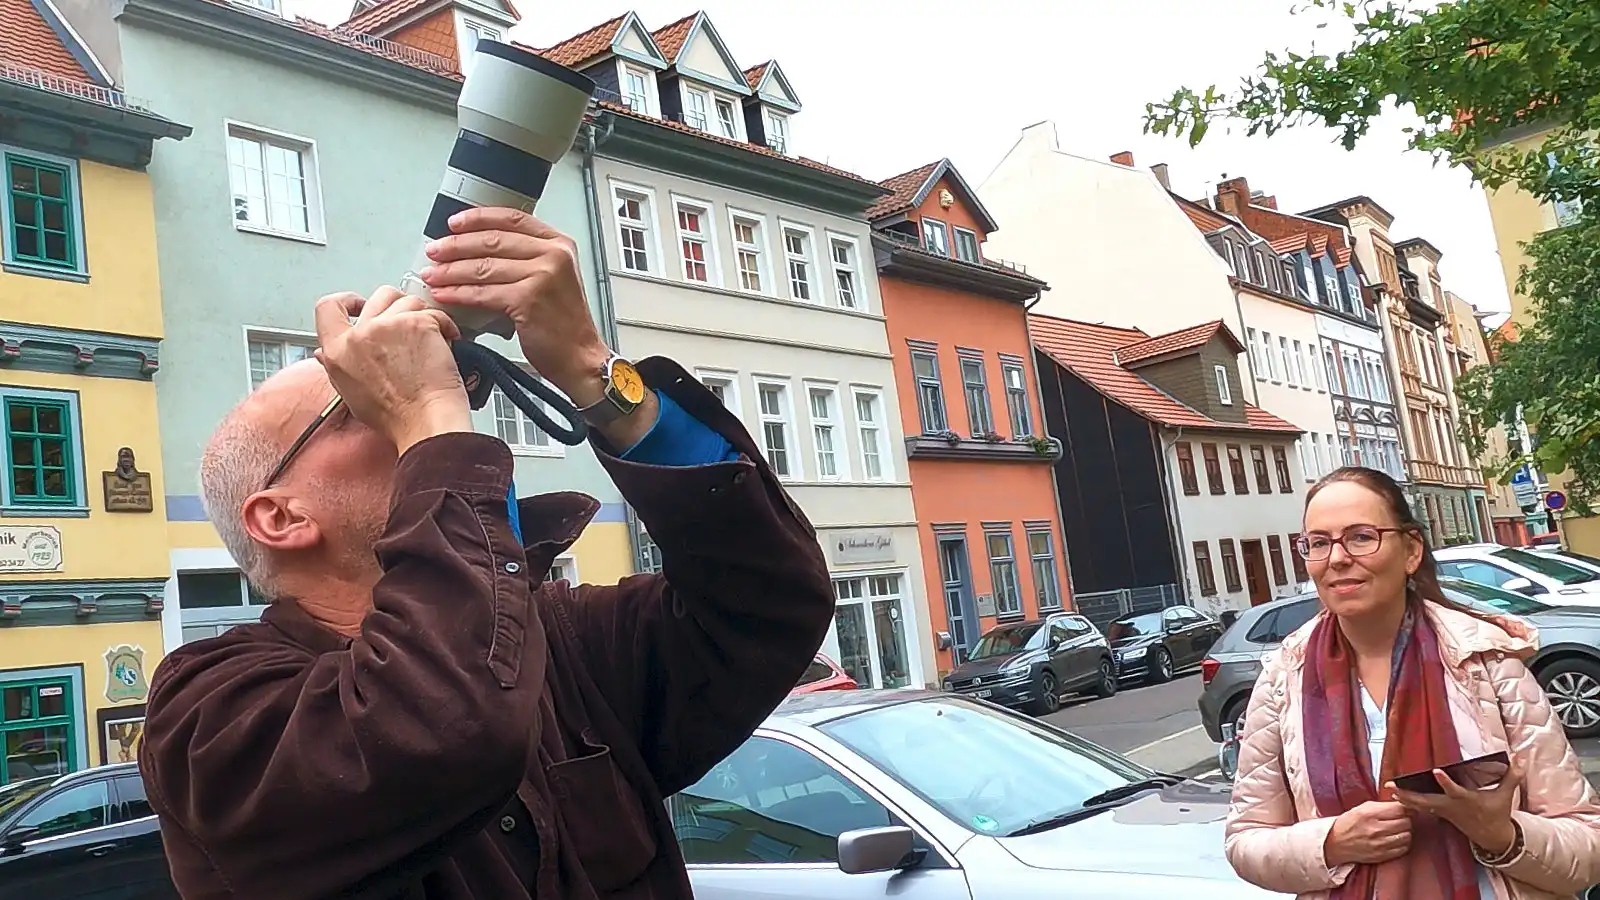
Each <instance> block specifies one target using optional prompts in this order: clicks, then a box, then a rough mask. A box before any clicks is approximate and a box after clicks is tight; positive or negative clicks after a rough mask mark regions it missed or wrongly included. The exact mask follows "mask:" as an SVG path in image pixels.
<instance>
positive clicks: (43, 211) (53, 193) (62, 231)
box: [5, 155, 78, 271]
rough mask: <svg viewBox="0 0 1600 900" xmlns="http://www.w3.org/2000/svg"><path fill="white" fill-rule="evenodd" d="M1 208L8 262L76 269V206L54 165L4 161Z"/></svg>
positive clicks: (65, 174)
mask: <svg viewBox="0 0 1600 900" xmlns="http://www.w3.org/2000/svg"><path fill="white" fill-rule="evenodd" d="M5 163H6V192H7V197H6V202H7V203H8V204H9V205H10V210H9V212H10V216H9V219H10V223H11V234H9V235H7V236H6V237H7V238H9V240H8V241H6V244H7V247H6V249H7V251H8V255H9V256H10V258H11V260H12V261H13V262H18V263H22V264H24V265H31V266H44V267H47V268H51V269H63V270H69V271H71V270H76V269H77V268H78V245H77V221H76V215H77V203H76V201H75V198H74V197H73V196H72V170H71V169H69V168H68V167H66V166H63V165H60V164H58V163H50V162H44V161H42V160H36V159H30V158H28V157H25V156H13V155H8V156H6V159H5Z"/></svg>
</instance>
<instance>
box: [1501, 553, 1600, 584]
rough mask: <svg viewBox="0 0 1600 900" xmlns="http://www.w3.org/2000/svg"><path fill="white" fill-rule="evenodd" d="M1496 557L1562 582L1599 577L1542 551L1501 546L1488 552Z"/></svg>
mask: <svg viewBox="0 0 1600 900" xmlns="http://www.w3.org/2000/svg"><path fill="white" fill-rule="evenodd" d="M1489 555H1490V556H1492V557H1495V558H1496V559H1503V560H1505V561H1506V562H1509V563H1515V564H1517V565H1519V566H1521V567H1523V568H1524V569H1531V570H1533V571H1535V572H1538V573H1539V574H1540V575H1543V576H1544V577H1546V578H1554V579H1555V580H1557V581H1559V582H1561V583H1562V584H1582V583H1584V582H1586V581H1594V580H1595V579H1596V578H1600V575H1596V574H1595V573H1594V572H1591V571H1589V570H1588V569H1580V568H1578V567H1577V566H1575V565H1573V564H1572V563H1568V562H1562V561H1561V560H1559V559H1556V558H1554V557H1552V556H1548V555H1546V554H1543V553H1529V552H1528V551H1526V550H1518V549H1517V548H1515V547H1501V548H1500V549H1499V550H1495V551H1493V552H1491V553H1490V554H1489Z"/></svg>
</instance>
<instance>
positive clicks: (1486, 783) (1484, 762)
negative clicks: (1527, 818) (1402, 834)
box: [1394, 750, 1511, 794]
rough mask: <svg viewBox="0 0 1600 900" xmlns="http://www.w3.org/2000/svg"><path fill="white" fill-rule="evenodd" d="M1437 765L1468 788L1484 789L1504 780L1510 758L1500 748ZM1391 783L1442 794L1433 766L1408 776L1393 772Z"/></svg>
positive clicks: (1414, 792) (1402, 788)
mask: <svg viewBox="0 0 1600 900" xmlns="http://www.w3.org/2000/svg"><path fill="white" fill-rule="evenodd" d="M1437 768H1440V769H1443V770H1444V773H1445V774H1446V775H1449V776H1450V780H1451V781H1454V782H1455V783H1456V784H1459V785H1461V786H1462V787H1464V788H1467V789H1468V790H1477V791H1486V790H1488V789H1490V788H1493V787H1497V786H1499V784H1500V782H1501V781H1503V780H1504V779H1505V777H1506V773H1507V772H1509V771H1511V757H1510V756H1508V755H1507V754H1506V752H1505V751H1504V750H1501V751H1498V752H1495V753H1489V754H1486V755H1484V756H1476V757H1473V758H1472V759H1463V760H1462V761H1460V762H1458V763H1451V764H1450V765H1448V766H1438V767H1437ZM1394 786H1395V787H1397V788H1399V789H1400V790H1402V791H1410V792H1411V793H1413V794H1442V793H1444V788H1442V787H1440V786H1439V781H1438V779H1436V778H1434V777H1433V769H1425V770H1423V771H1421V772H1412V773H1411V774H1409V775H1397V776H1395V779H1394Z"/></svg>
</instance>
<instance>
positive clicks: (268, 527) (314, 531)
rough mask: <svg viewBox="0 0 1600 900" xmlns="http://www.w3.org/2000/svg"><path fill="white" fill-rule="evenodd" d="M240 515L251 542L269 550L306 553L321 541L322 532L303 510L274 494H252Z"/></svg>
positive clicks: (287, 498)
mask: <svg viewBox="0 0 1600 900" xmlns="http://www.w3.org/2000/svg"><path fill="white" fill-rule="evenodd" d="M240 515H241V516H243V518H244V530H245V533H246V534H248V535H250V539H251V540H252V541H255V542H256V543H257V544H260V545H261V546H263V547H266V548H268V549H271V550H279V551H294V550H305V549H308V548H310V547H314V546H316V544H317V542H318V541H321V540H322V529H321V528H320V527H319V526H318V525H317V521H316V520H315V519H313V518H311V517H310V516H308V515H306V510H305V507H303V506H302V505H301V504H299V503H296V502H294V501H293V500H292V499H291V498H289V497H285V496H283V495H282V494H278V493H275V492H273V491H262V492H260V493H256V494H251V495H250V497H249V499H247V500H245V501H244V509H243V510H241V511H240Z"/></svg>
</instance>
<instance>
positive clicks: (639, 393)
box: [611, 359, 644, 404]
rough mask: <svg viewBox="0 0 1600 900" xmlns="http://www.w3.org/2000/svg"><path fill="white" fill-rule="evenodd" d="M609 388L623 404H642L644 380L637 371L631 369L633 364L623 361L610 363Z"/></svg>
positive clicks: (618, 360)
mask: <svg viewBox="0 0 1600 900" xmlns="http://www.w3.org/2000/svg"><path fill="white" fill-rule="evenodd" d="M611 387H612V389H613V390H615V391H616V392H617V395H618V396H619V397H621V398H622V399H623V401H624V402H627V403H630V404H639V403H643V402H644V379H643V378H641V377H640V376H639V370H638V369H635V368H634V367H633V363H631V362H628V361H627V360H625V359H617V360H613V361H612V362H611Z"/></svg>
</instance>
